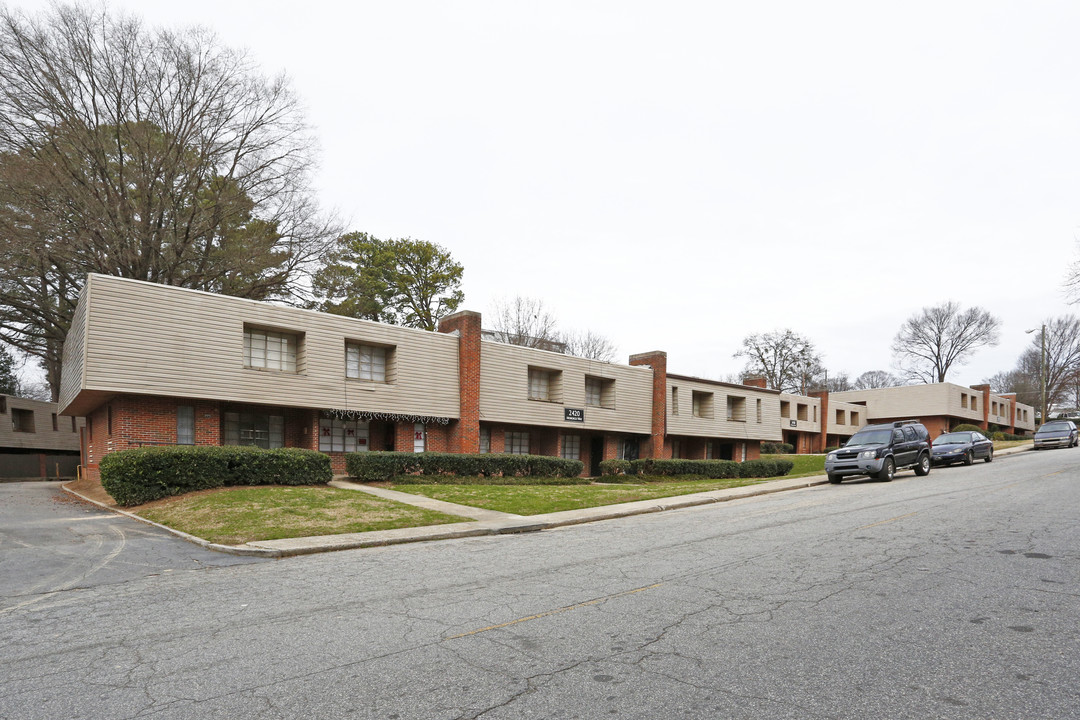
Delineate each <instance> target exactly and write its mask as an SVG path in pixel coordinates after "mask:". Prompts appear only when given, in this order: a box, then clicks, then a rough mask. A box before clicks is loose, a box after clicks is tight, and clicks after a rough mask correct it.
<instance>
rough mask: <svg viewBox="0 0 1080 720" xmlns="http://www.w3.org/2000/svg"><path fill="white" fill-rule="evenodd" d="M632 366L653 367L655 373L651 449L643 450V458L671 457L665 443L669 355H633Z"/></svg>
mask: <svg viewBox="0 0 1080 720" xmlns="http://www.w3.org/2000/svg"><path fill="white" fill-rule="evenodd" d="M630 364H631V365H635V366H646V367H651V368H652V372H653V378H652V432H651V433H650V437H649V447H648V448H643V449H642V450H643V452H642V453H641V457H643V458H658V459H659V458H667V457H670V454H669V452H668V450H667V448H666V446H665V443H664V439H665V438H666V437H667V353H666V352H663V351H661V350H654V351H652V352H647V353H639V354H638V355H631V356H630ZM605 459H606V458H605Z"/></svg>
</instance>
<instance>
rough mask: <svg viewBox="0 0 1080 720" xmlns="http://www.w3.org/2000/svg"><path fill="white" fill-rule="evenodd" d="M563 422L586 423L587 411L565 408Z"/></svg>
mask: <svg viewBox="0 0 1080 720" xmlns="http://www.w3.org/2000/svg"><path fill="white" fill-rule="evenodd" d="M563 420H565V421H566V422H585V409H584V408H563Z"/></svg>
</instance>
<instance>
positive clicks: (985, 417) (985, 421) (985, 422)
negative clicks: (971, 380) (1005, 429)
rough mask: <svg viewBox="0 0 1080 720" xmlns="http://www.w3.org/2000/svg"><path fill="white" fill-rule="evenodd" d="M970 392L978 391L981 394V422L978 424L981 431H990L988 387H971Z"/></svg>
mask: <svg viewBox="0 0 1080 720" xmlns="http://www.w3.org/2000/svg"><path fill="white" fill-rule="evenodd" d="M971 389H972V390H979V391H981V392H982V408H981V410H982V422H981V423H979V427H981V428H982V429H983V430H989V429H990V386H989V385H972V386H971Z"/></svg>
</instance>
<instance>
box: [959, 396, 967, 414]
mask: <svg viewBox="0 0 1080 720" xmlns="http://www.w3.org/2000/svg"><path fill="white" fill-rule="evenodd" d="M967 405H968V403H967V393H960V407H962V408H963V409H964V410H967Z"/></svg>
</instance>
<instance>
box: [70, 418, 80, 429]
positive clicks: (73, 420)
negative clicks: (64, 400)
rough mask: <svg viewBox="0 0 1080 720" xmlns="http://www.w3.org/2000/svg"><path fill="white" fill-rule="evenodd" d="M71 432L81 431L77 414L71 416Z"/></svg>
mask: <svg viewBox="0 0 1080 720" xmlns="http://www.w3.org/2000/svg"><path fill="white" fill-rule="evenodd" d="M71 432H79V426H78V424H77V423H76V422H75V416H74V415H73V416H72V417H71Z"/></svg>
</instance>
